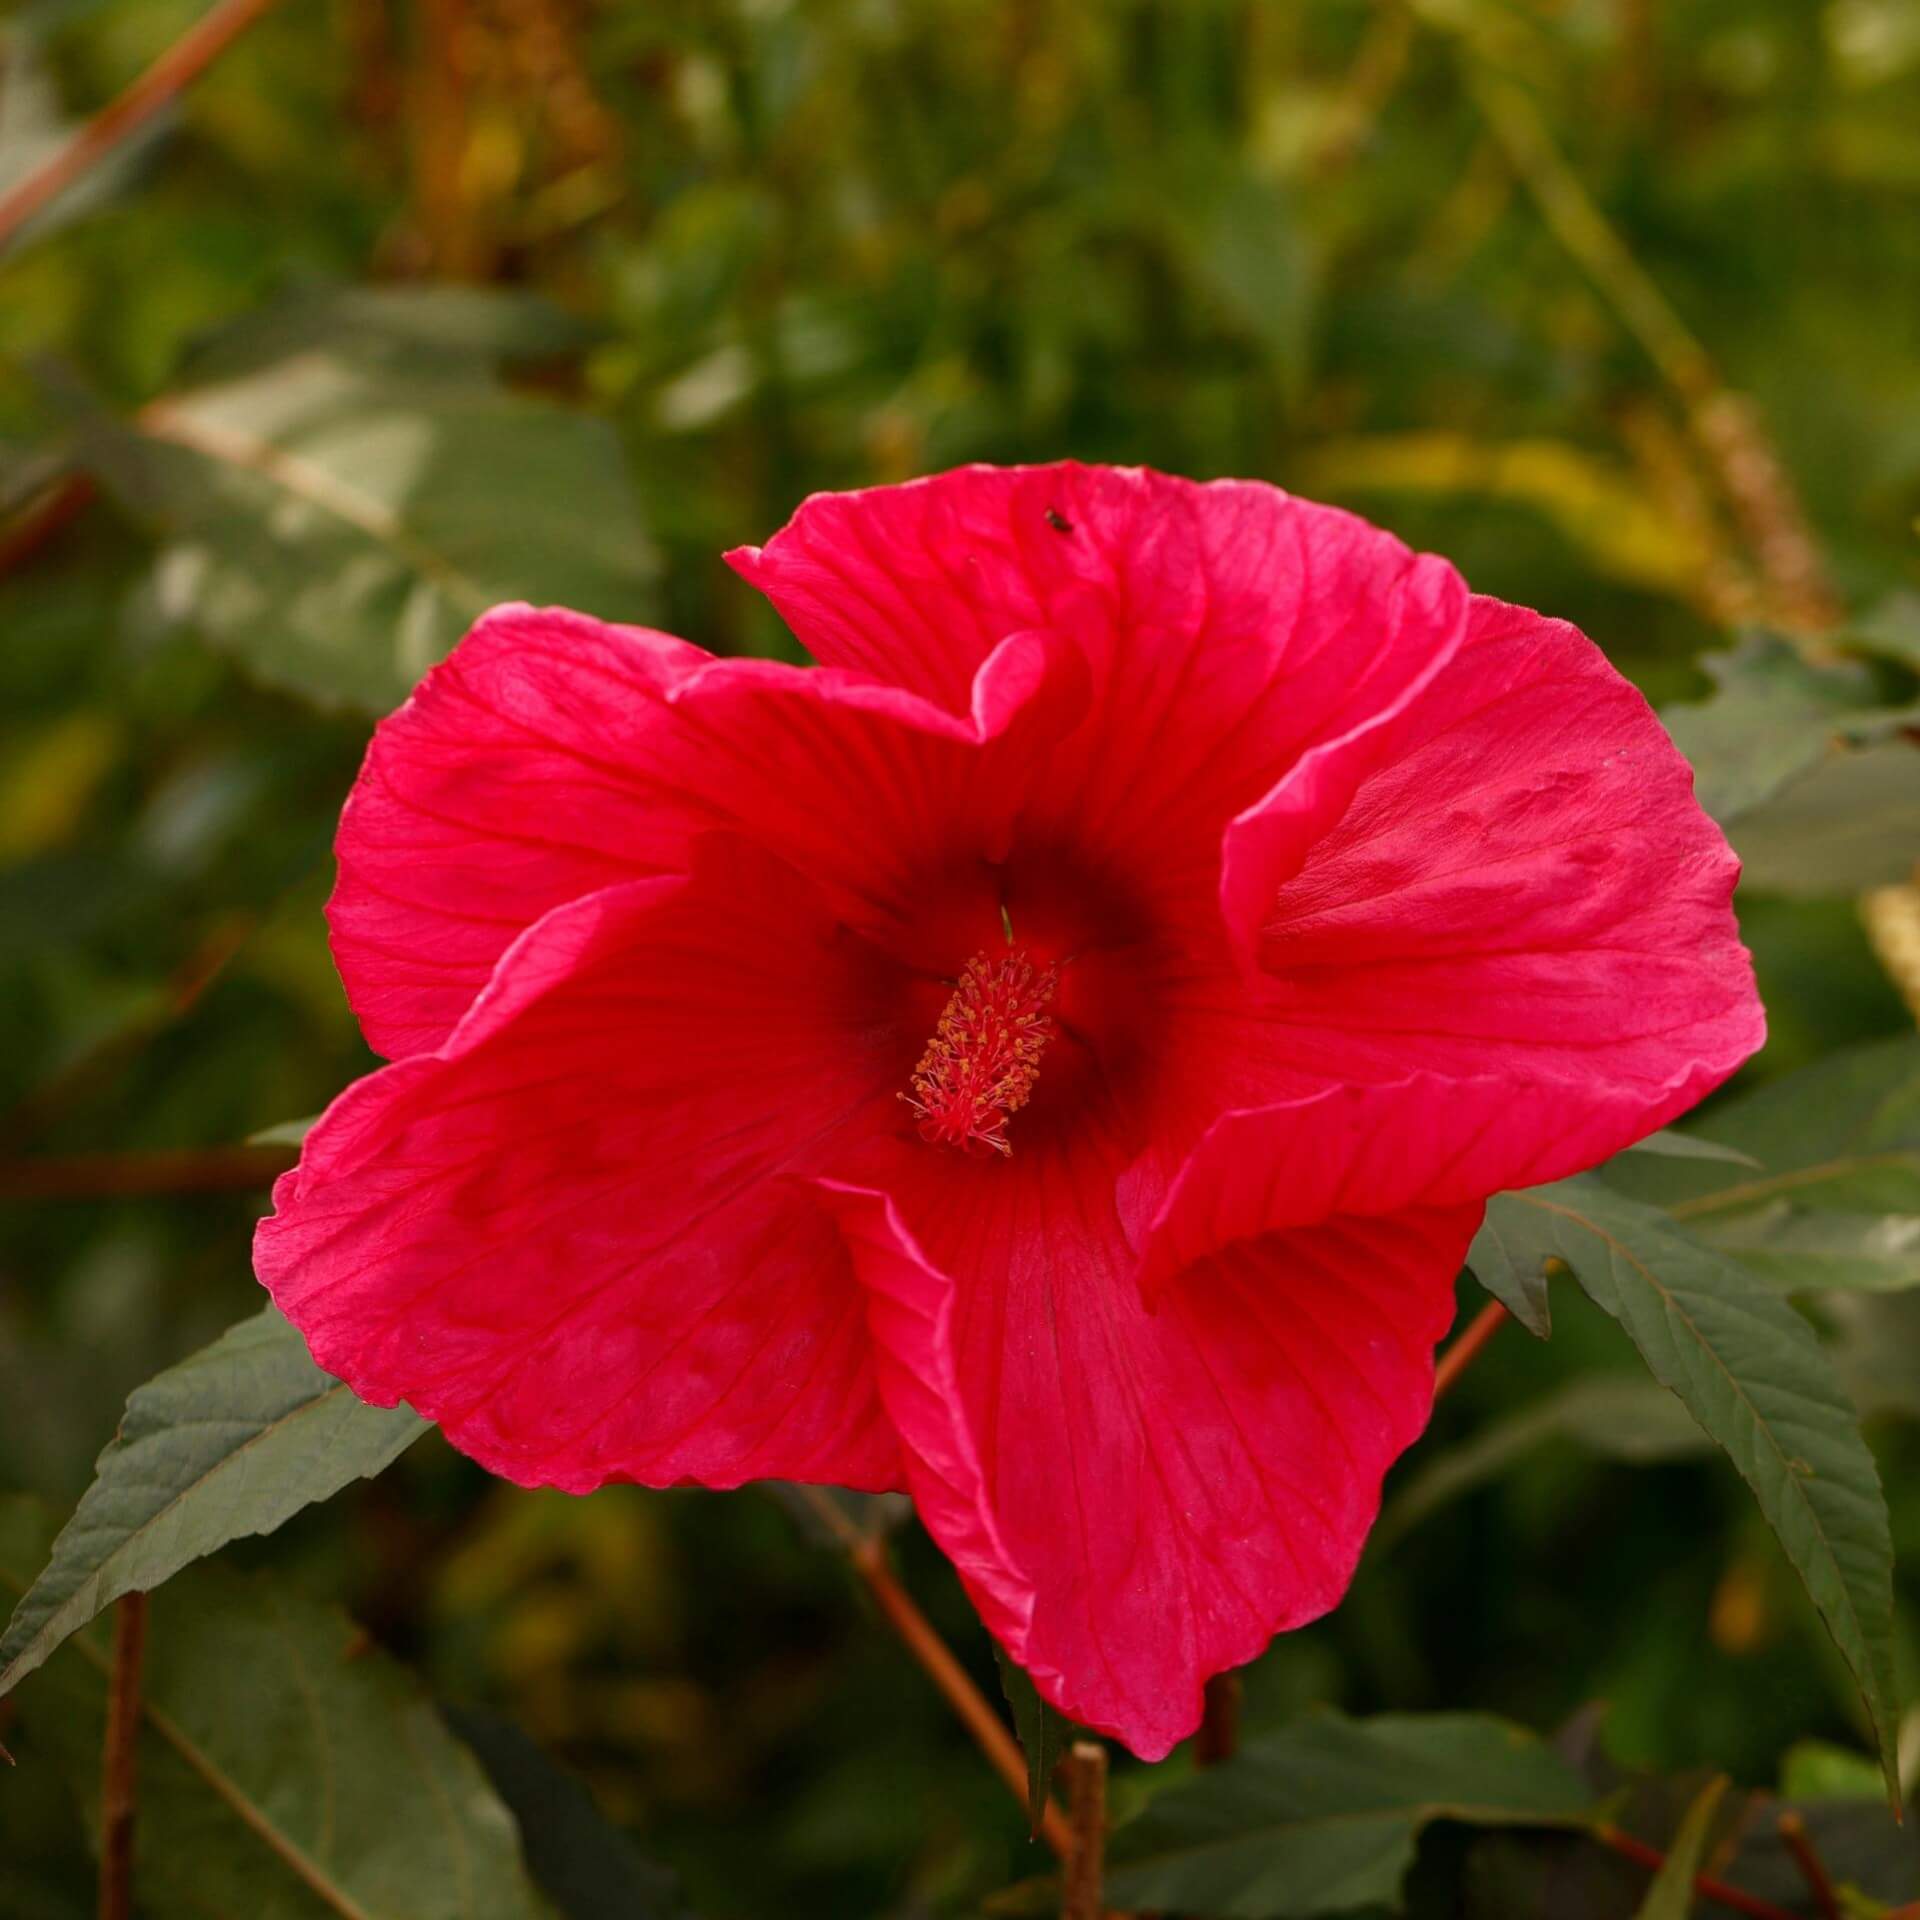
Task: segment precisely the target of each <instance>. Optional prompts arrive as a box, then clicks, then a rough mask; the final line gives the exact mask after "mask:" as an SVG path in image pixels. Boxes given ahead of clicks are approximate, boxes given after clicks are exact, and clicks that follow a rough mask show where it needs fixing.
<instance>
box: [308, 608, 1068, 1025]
mask: <svg viewBox="0 0 1920 1920" xmlns="http://www.w3.org/2000/svg"><path fill="white" fill-rule="evenodd" d="M976 678H977V685H975V686H974V687H972V688H971V690H970V696H969V706H968V709H967V710H966V712H965V713H964V715H960V716H956V715H953V714H950V713H947V712H946V711H945V710H944V709H940V708H935V707H932V706H930V705H928V704H927V703H926V702H925V701H922V700H920V699H918V698H916V697H915V696H913V695H911V694H907V693H903V692H901V691H899V690H898V689H897V688H892V687H882V686H876V685H874V684H873V683H871V682H868V681H865V680H862V679H860V678H859V677H858V676H856V675H850V674H842V673H820V672H806V671H803V670H801V669H798V668H794V667H788V666H781V665H777V664H774V663H772V662H766V661H751V660H728V661H716V660H714V659H712V658H711V657H710V656H709V655H706V654H703V653H701V652H700V651H699V650H698V649H697V648H693V647H689V646H687V645H686V644H685V643H684V642H681V641H676V640H668V639H667V638H666V637H665V636H663V635H659V634H652V633H647V632H644V631H642V630H640V629H636V628H625V627H610V626H605V625H603V624H602V623H601V622H599V621H595V620H589V619H587V618H585V617H584V616H582V615H579V614H571V613H567V612H564V611H562V610H558V609H537V608H531V607H504V608H500V609H498V610H497V611H495V612H494V613H491V614H489V615H488V616H487V618H486V619H484V620H483V621H481V623H480V624H479V625H478V626H477V627H476V628H475V629H474V631H473V632H472V633H471V634H470V635H469V636H468V637H467V639H466V640H465V641H464V642H462V644H461V645H460V646H459V647H458V648H457V649H456V650H455V651H454V653H453V654H452V655H451V656H450V657H449V658H448V659H447V660H446V661H444V662H443V663H442V664H441V665H440V666H438V667H437V668H435V669H434V671H433V672H432V673H431V674H429V675H428V677H427V678H426V680H425V681H424V682H422V684H421V686H420V688H419V689H418V691H417V692H416V693H415V694H414V695H413V697H412V698H411V699H410V700H409V701H408V702H407V704H406V705H405V706H403V707H402V708H401V709H400V710H399V711H398V712H397V713H395V714H393V715H392V716H391V717H390V718H388V719H387V720H386V721H384V722H383V723H382V724H381V726H380V727H379V729H378V730H377V731H376V733H375V735H374V740H373V744H372V746H371V748H370V749H369V751H368V755H367V761H366V765H365V767H364V769H363V770H362V773H361V776H360V779H359V781H358V782H357V784H356V785H355V788H354V791H353V794H352V797H351V798H350V800H349V801H348V804H347V809H346V812H345V813H344V815H343V816H342V819H341V824H340V834H339V839H338V843H337V846H336V853H337V856H338V859H339V866H340V874H339V882H338V884H337V886H336V888H335V890H334V895H333V898H332V900H331V901H330V902H329V905H328V917H329V920H330V922H331V925H332V934H333V949H334V957H335V959H336V961H337V962H338V964H339V967H340V972H341V976H342V978H343V979H344V980H345V982H346V985H347V994H348V998H349V1000H350V1001H351V1002H352V1004H353V1007H354V1010H355V1012H356V1013H357V1014H358V1015H359V1017H360V1020H361V1024H362V1026H363V1027H364V1029H365V1031H366V1035H367V1039H368V1041H369V1043H370V1044H371V1045H372V1046H373V1047H374V1048H375V1049H376V1050H378V1051H380V1052H382V1053H385V1054H387V1055H388V1056H389V1057H390V1058H394V1059H399V1058H404V1057H405V1056H406V1055H408V1054H410V1053H414V1052H418V1051H421V1050H424V1049H430V1048H432V1047H434V1046H437V1045H438V1044H439V1043H440V1042H441V1041H442V1040H443V1039H444V1038H445V1037H446V1036H447V1034H448V1033H450V1032H451V1031H452V1029H453V1027H454V1025H455V1023H456V1022H457V1021H458V1020H459V1018H460V1016H461V1015H462V1014H463V1013H464V1012H465V1011H466V1009H467V1007H468V1006H469V1005H470V1004H471V1002H472V1000H473V997H474V995H475V994H476V993H478V992H479V990H480V988H481V987H482V986H483V985H484V984H485V982H486V980H487V977H488V975H489V974H490V972H491V971H492V968H493V966H494V963H495V962H496V961H497V960H498V959H499V958H500V956H501V954H502V953H504V952H505V951H506V949H507V947H508V946H509V945H510V944H511V943H512V941H513V940H514V939H515V938H516V936H518V935H519V934H520V933H521V932H522V931H523V930H524V929H525V928H526V927H528V926H530V925H531V924H532V923H533V921H534V920H536V919H538V918H539V916H540V915H541V914H543V913H545V912H546V911H548V910H549V909H550V908H552V907H554V906H557V905H559V904H561V903H562V902H564V901H568V900H572V899H577V898H578V897H579V896H580V895H582V894H584V893H587V892H591V891H593V890H595V889H596V888H599V887H603V886H607V885H610V884H612V883H614V882H616V881H619V880H623V879H633V878H637V877H640V876H643V875H646V874H651V873H660V872H671V871H677V870H679V869H681V868H683V867H684V865H685V863H686V860H687V849H688V846H689V844H690V842H691V839H692V837H693V836H694V835H696V834H698V833H700V832H703V831H707V830H709V829H712V828H716V827H720V828H731V829H734V830H737V831H740V832H743V833H746V834H748V835H749V836H751V837H753V838H756V839H757V840H759V841H760V842H761V844H763V845H766V846H769V847H772V848H774V849H776V850H777V851H778V852H779V853H780V854H782V855H783V856H784V857H785V858H787V859H789V860H791V861H792V862H794V863H795V864H796V865H798V866H800V867H802V868H804V869H806V870H807V871H809V872H810V873H812V874H813V875H814V876H815V877H816V878H817V879H819V880H820V881H821V882H822V883H823V884H825V885H827V886H828V887H829V888H830V889H832V890H833V892H834V894H835V897H836V899H837V900H838V902H839V904H840V907H841V909H842V910H843V912H844V913H845V915H846V917H848V918H849V919H850V920H854V921H856V922H859V923H871V922H873V921H876V920H880V919H885V918H887V917H889V916H890V915H891V916H895V917H897V908H898V904H899V902H900V901H901V900H903V899H904V900H908V901H911V900H912V899H914V898H915V897H916V896H917V894H918V893H919V891H920V882H921V878H922V876H923V875H924V873H925V872H926V871H927V869H928V868H929V867H930V866H937V865H939V864H941V863H942V862H944V861H946V860H948V859H949V858H950V857H951V856H952V854H953V851H954V848H953V842H954V837H955V834H956V832H957V830H958V828H959V827H960V826H961V825H962V824H965V825H966V826H968V827H969V829H970V830H972V831H974V832H975V833H976V834H977V836H978V838H979V840H980V843H981V844H982V845H984V844H986V843H987V842H988V841H990V840H991V839H992V838H993V836H994V834H995V833H996V832H997V833H998V835H999V838H1000V839H1001V840H1004V838H1005V832H1006V827H1005V817H1006V813H1007V811H1008V810H1009V809H1011V808H1013V807H1016V806H1017V805H1018V804H1019V801H1020V799H1021V797H1022V796H1023V795H1024V794H1025V793H1026V792H1027V791H1028V788H1029V786H1030V783H1031V778H1032V772H1033V769H1034V767H1035V766H1036V765H1037V764H1038V763H1039V760H1040V757H1041V755H1042V754H1043V752H1044V749H1045V747H1046V745H1047V743H1048V742H1049V741H1050V740H1051V739H1053V738H1055V737H1057V735H1058V734H1059V733H1060V732H1061V731H1063V730H1064V729H1065V728H1067V727H1069V726H1071V725H1072V724H1073V722H1074V721H1075V720H1077V719H1078V717H1079V714H1080V712H1081V711H1082V709H1083V707H1084V702H1085V697H1086V692H1085V681H1084V675H1083V672H1082V670H1081V667H1080V663H1079V658H1078V655H1077V654H1075V653H1074V652H1073V651H1072V650H1071V649H1070V648H1067V647H1066V646H1064V645H1063V643H1060V642H1058V641H1055V640H1052V639H1049V638H1047V637H1044V636H1036V635H1015V636H1010V637H1009V638H1008V639H1007V640H1006V641H1005V642H1004V644H1002V645H1001V646H1000V647H999V648H997V649H996V650H995V652H994V653H992V654H991V655H990V656H989V657H988V658H987V659H985V660H983V661H982V662H981V664H980V667H979V669H978V673H977V676H976ZM877 810H884V813H885V817H886V820H887V825H888V831H887V832H886V833H885V834H876V833H875V832H874V831H873V822H874V819H875V817H876V811H877Z"/></svg>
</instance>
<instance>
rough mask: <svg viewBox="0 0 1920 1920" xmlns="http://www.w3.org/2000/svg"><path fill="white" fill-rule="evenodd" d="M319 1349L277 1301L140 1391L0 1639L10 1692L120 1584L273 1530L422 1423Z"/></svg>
mask: <svg viewBox="0 0 1920 1920" xmlns="http://www.w3.org/2000/svg"><path fill="white" fill-rule="evenodd" d="M425 1428H426V1422H425V1421H423V1420H422V1419H421V1418H420V1417H419V1415H418V1414H416V1413H414V1412H413V1411H411V1409H409V1408H407V1407H404V1406H402V1407H391V1408H388V1407H370V1406H367V1405H366V1404H365V1403H364V1402H363V1401H360V1400H357V1399H355V1398H354V1396H353V1394H352V1393H351V1391H349V1389H348V1388H346V1387H345V1386H343V1385H342V1384H341V1383H340V1382H339V1381H338V1380H335V1379H334V1378H333V1377H332V1376H331V1375H329V1374H325V1373H322V1372H321V1371H320V1369H319V1368H318V1367H316V1366H315V1365H314V1364H313V1361H312V1360H311V1359H310V1358H309V1357H308V1354H307V1347H306V1342H305V1341H304V1340H302V1339H301V1337H300V1335H299V1334H298V1333H297V1332H296V1331H295V1330H294V1329H293V1328H292V1327H291V1326H289V1325H288V1323H287V1322H286V1321H285V1320H284V1319H283V1318H282V1317H281V1316H280V1314H279V1313H278V1312H276V1311H275V1310H274V1309H273V1308H272V1307H267V1308H264V1309H263V1310H262V1311H261V1312H259V1313H257V1314H255V1315H254V1317H253V1318H252V1319H251V1320H243V1321H241V1322H240V1324H239V1325H238V1326H236V1327H233V1328H231V1329H230V1330H229V1331H228V1332H226V1333H225V1334H223V1335H222V1336H221V1337H220V1338H219V1339H218V1340H216V1341H215V1342H214V1343H213V1345H212V1346H210V1347H206V1348H203V1349H202V1350H201V1351H200V1352H199V1353H196V1354H194V1355H192V1356H191V1357H190V1358H188V1359H186V1360H183V1361H181V1363H180V1364H179V1365H178V1366H177V1367H170V1368H168V1370H167V1371H166V1372H165V1373H162V1374H158V1375H156V1376H155V1377H154V1378H153V1379H151V1380H149V1381H148V1382H147V1383H146V1385H145V1386H143V1387H139V1388H136V1389H135V1391H134V1393H133V1395H132V1397H131V1398H130V1399H129V1400H128V1402H127V1410H126V1414H125V1417H124V1418H123V1419H122V1420H121V1422H120V1431H119V1432H118V1433H117V1434H116V1435H115V1436H114V1438H113V1440H112V1441H111V1442H110V1443H109V1444H108V1446H107V1448H106V1450H105V1451H104V1452H103V1453H102V1454H101V1455H100V1458H99V1461H98V1463H97V1464H96V1466H95V1469H94V1481H93V1485H92V1486H90V1487H89V1488H88V1489H87V1491H86V1493H85V1495H84V1496H83V1497H82V1498H81V1501H80V1505H79V1507H78V1508H77V1509H76V1511H75V1513H74V1515H73V1518H72V1519H71V1520H69V1521H68V1522H67V1524H66V1526H65V1527H64V1528H63V1529H62V1530H61V1533H60V1537H59V1538H58V1539H57V1540H56V1541H55V1542H54V1543H53V1552H52V1556H51V1558H50V1559H49V1560H48V1562H47V1564H46V1566H45V1567H44V1568H42V1569H35V1570H33V1571H36V1572H37V1573H38V1577H37V1578H36V1579H35V1580H34V1581H33V1584H32V1588H31V1590H30V1591H29V1592H28V1593H27V1594H26V1596H25V1597H24V1598H23V1599H22V1600H21V1602H20V1604H19V1606H18V1607H16V1608H15V1609H14V1613H13V1618H12V1620H11V1622H10V1623H9V1624H8V1627H7V1631H6V1635H5V1637H4V1638H3V1639H0V1694H4V1693H7V1692H9V1691H10V1690H11V1689H12V1688H13V1687H14V1686H15V1685H16V1684H18V1682H19V1681H20V1680H21V1679H23V1678H24V1677H25V1676H26V1675H27V1674H29V1673H31V1672H32V1671H33V1670H34V1668H35V1667H37V1666H39V1665H40V1663H41V1662H42V1661H43V1660H45V1659H46V1657H47V1656H48V1655H49V1654H50V1653H51V1652H53V1650H54V1649H55V1648H56V1647H57V1646H59V1644H60V1643H61V1641H63V1640H64V1639H66V1638H67V1636H68V1635H69V1634H71V1633H73V1632H74V1631H75V1630H76V1629H77V1628H80V1627H83V1626H85V1625H86V1623H87V1622H88V1621H89V1620H91V1619H92V1618H93V1617H94V1616H95V1615H96V1614H97V1613H99V1612H100V1611H101V1609H102V1608H103V1607H106V1606H109V1605H111V1604H112V1602H113V1601H115V1600H116V1599H118V1598H119V1597H120V1595H121V1594H123V1593H134V1592H147V1591H151V1590H152V1589H153V1588H155V1587H157V1586H159V1585H160V1584H161V1583H162V1582H163V1581H164V1580H166V1579H167V1578H169V1577H170V1576H171V1575H172V1574H175V1573H177V1572H178V1571H179V1570H180V1569H181V1568H182V1567H184V1566H185V1565H186V1564H187V1563H188V1562H189V1561H191V1560H197V1559H200V1558H201V1557H202V1556H204V1555H206V1554H209V1553H213V1552H215V1551H216V1550H217V1549H219V1548H220V1547H223V1546H225V1545H226V1544H227V1542H228V1541H229V1540H237V1539H239V1538H240V1537H241V1536H242V1535H243V1534H250V1533H271V1532H272V1531H273V1529H274V1528H275V1527H277V1526H279V1525H281V1523H282V1522H284V1521H285V1520H287V1519H289V1518H290V1517H291V1516H292V1515H294V1514H296V1513H298V1512H299V1511H300V1509H301V1508H302V1507H306V1506H310V1505H312V1504H313V1502H314V1501H316V1500H325V1499H327V1498H328V1497H329V1496H330V1495H332V1494H335V1493H337V1492H338V1491H339V1490H340V1489H341V1488H342V1487H344V1486H345V1485H346V1484H347V1483H348V1482H349V1481H351V1480H357V1479H359V1478H361V1477H362V1476H363V1475H366V1474H373V1473H378V1472H379V1471H380V1470H381V1468H383V1467H385V1466H386V1465H387V1464H388V1463H389V1462H390V1461H392V1460H393V1459H394V1458H395V1457H396V1456H397V1455H398V1454H400V1453H401V1452H402V1450H403V1449H405V1448H406V1447H407V1446H409V1445H411V1444H412V1442H413V1441H414V1440H415V1439H417V1438H418V1437H419V1435H420V1434H421V1433H422V1432H424V1431H425Z"/></svg>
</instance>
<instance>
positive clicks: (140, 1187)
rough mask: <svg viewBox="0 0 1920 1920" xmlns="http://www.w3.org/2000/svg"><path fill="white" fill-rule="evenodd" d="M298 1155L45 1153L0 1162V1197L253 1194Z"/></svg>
mask: <svg viewBox="0 0 1920 1920" xmlns="http://www.w3.org/2000/svg"><path fill="white" fill-rule="evenodd" d="M298 1158H299V1153H298V1150H297V1149H296V1148H293V1147H207V1148H189V1149H187V1150H185V1151H173V1152H157V1153H64V1154H62V1153H44V1154H34V1155H31V1156H29V1157H27V1158H25V1159H20V1160H4V1161H0V1200H130V1199H141V1198H153V1197H162V1198H164V1197H167V1196H170V1195H175V1194H190V1193H253V1192H257V1191H258V1190H259V1189H260V1188H262V1187H269V1186H271V1185H272V1184H273V1182H274V1180H275V1179H276V1178H277V1177H278V1176H279V1175H280V1174H283V1173H285V1172H286V1170H287V1169H288V1168H289V1167H290V1166H292V1165H293V1163H294V1161H295V1160H297V1159H298Z"/></svg>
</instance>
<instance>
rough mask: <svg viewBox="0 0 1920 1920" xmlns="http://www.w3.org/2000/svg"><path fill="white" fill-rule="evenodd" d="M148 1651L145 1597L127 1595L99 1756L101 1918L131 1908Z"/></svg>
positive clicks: (125, 1915) (115, 1917) (117, 1623)
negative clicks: (142, 1697) (142, 1679)
mask: <svg viewBox="0 0 1920 1920" xmlns="http://www.w3.org/2000/svg"><path fill="white" fill-rule="evenodd" d="M146 1655H147V1596H146V1595H145V1594H144V1593H129V1594H125V1595H123V1596H122V1597H121V1599H120V1601H119V1603H118V1604H117V1605H116V1606H115V1608H114V1612H113V1677H112V1680H111V1683H110V1686H109V1691H108V1694H107V1732H106V1740H105V1743H104V1746H103V1748H102V1752H101V1760H100V1903H99V1907H98V1909H97V1911H98V1913H99V1917H100V1920H129V1916H130V1915H131V1914H132V1912H133V1822H134V1815H135V1813H136V1811H137V1808H138V1800H137V1797H136V1796H137V1793H138V1789H139V1776H140V1674H141V1669H142V1667H143V1666H144V1665H145V1663H146Z"/></svg>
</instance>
